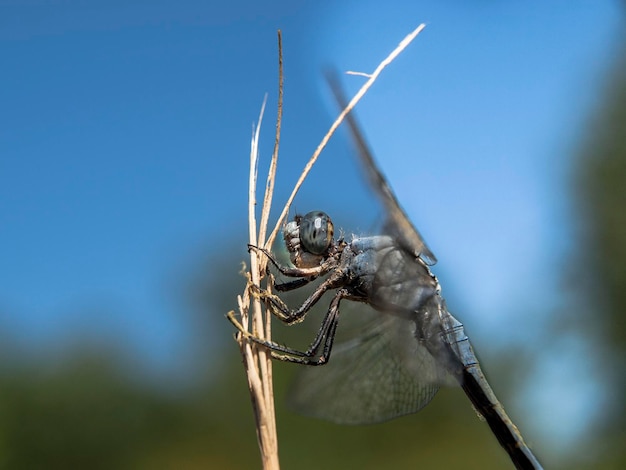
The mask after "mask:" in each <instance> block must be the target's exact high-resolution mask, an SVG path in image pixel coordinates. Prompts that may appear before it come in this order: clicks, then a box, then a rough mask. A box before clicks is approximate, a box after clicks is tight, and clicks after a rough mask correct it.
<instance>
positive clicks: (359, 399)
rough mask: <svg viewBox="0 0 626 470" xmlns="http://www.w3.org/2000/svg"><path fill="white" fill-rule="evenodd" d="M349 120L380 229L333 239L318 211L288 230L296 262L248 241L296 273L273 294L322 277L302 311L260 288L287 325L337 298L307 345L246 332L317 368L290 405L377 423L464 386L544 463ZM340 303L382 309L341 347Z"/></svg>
mask: <svg viewBox="0 0 626 470" xmlns="http://www.w3.org/2000/svg"><path fill="white" fill-rule="evenodd" d="M331 88H332V89H333V91H334V92H335V97H336V99H337V101H338V102H339V104H340V105H342V104H345V99H344V98H343V96H342V93H341V91H340V89H339V88H338V87H337V86H331ZM346 122H347V124H348V127H349V129H350V133H351V135H352V138H353V141H354V143H355V146H356V149H357V154H358V155H359V160H360V163H361V167H362V168H363V170H364V171H365V173H366V175H367V179H368V181H369V183H370V186H371V187H372V188H373V190H374V192H375V193H376V194H377V197H378V198H379V200H380V201H381V203H382V205H383V207H384V209H385V215H386V221H385V223H384V226H383V229H382V233H381V234H380V235H375V236H362V237H354V236H353V237H352V239H351V240H349V241H348V240H344V239H343V237H340V238H338V239H335V238H334V226H333V222H332V220H331V218H330V217H329V216H328V215H327V214H326V213H324V212H322V211H312V212H309V213H308V214H306V215H304V216H299V215H298V216H296V217H295V218H294V220H292V221H291V222H289V223H288V224H286V225H285V227H284V229H283V238H284V241H285V244H286V247H287V250H288V252H289V256H290V260H291V262H292V266H286V265H283V264H281V263H280V262H279V261H278V260H277V259H276V257H275V256H274V255H273V254H272V252H270V251H268V250H265V249H262V248H258V247H253V246H250V247H249V248H250V249H254V250H259V251H261V252H263V253H264V255H265V256H267V258H268V260H269V261H270V262H271V264H272V265H273V266H274V267H275V268H276V269H277V270H278V271H279V272H280V273H281V274H282V275H284V276H286V277H289V278H294V279H293V280H290V281H285V282H282V283H279V282H276V281H274V282H273V286H274V288H275V291H277V292H286V291H291V290H297V289H299V288H301V287H303V286H305V285H307V284H309V283H311V282H312V281H314V280H317V279H321V282H320V283H319V285H318V286H317V287H316V288H315V289H314V291H313V292H312V293H311V294H310V295H309V296H308V297H307V298H306V300H304V302H303V303H302V304H301V305H300V307H299V308H297V309H290V308H289V307H288V306H287V304H286V303H285V302H284V301H283V300H282V298H281V297H280V295H278V294H273V293H269V292H268V291H265V290H263V289H261V288H260V287H258V286H257V287H255V288H254V290H255V294H256V295H258V296H260V297H261V298H263V299H264V301H265V302H266V305H267V306H268V308H269V309H270V311H271V312H272V313H273V314H274V315H275V316H276V317H277V318H279V319H280V320H281V321H282V322H284V323H286V324H295V323H299V322H301V321H303V320H304V318H305V316H306V315H307V313H309V312H310V311H311V309H312V307H313V306H314V305H315V304H316V303H317V302H318V301H320V300H321V299H322V298H323V297H324V296H325V295H326V294H329V293H331V292H332V293H333V294H332V298H331V300H330V303H329V307H328V309H327V311H326V313H325V315H324V318H323V320H322V322H321V325H320V327H319V330H318V332H317V334H316V335H315V338H314V339H313V341H312V343H311V345H310V346H309V348H308V349H307V350H306V351H302V350H298V349H295V348H291V347H288V346H285V345H281V344H279V343H276V342H274V341H268V340H265V339H262V338H259V337H256V336H254V335H253V334H252V333H247V332H245V331H242V333H244V334H245V335H246V336H247V337H248V338H249V339H251V340H252V341H254V342H256V343H258V344H260V345H262V346H264V347H266V348H268V349H269V351H270V352H271V354H272V357H274V358H275V359H278V360H281V361H287V362H294V363H298V364H302V365H306V366H320V367H311V368H310V369H309V370H310V371H311V372H309V370H307V371H305V374H303V375H302V377H301V379H300V381H299V382H298V383H297V384H296V386H295V388H294V390H293V391H292V394H291V401H292V404H293V405H294V406H295V407H296V408H297V409H298V410H299V411H302V412H303V413H305V414H308V415H312V416H316V417H319V418H323V419H327V420H330V421H334V422H337V423H342V424H368V423H377V422H382V421H386V420H389V419H392V418H395V417H399V416H402V415H406V414H410V413H415V412H417V411H419V410H420V409H422V408H423V407H424V406H426V405H427V404H428V403H429V402H430V400H432V398H433V397H434V396H435V394H436V393H437V391H438V389H439V387H440V386H442V385H460V387H461V388H462V389H463V391H464V392H465V393H466V395H467V397H468V398H469V400H470V401H471V403H472V405H473V407H474V409H475V410H476V411H477V412H478V413H479V414H480V415H481V416H482V417H483V418H484V420H485V421H486V422H487V424H488V425H489V427H490V428H491V430H492V432H493V434H494V435H495V437H496V438H497V440H498V441H499V443H500V445H501V446H502V447H503V448H504V450H505V451H506V452H507V453H508V455H509V457H510V459H511V461H512V463H513V464H514V465H515V467H516V468H518V469H541V468H542V467H541V464H540V463H539V461H538V460H537V458H536V457H535V455H534V454H533V452H532V451H531V450H530V448H529V447H528V445H527V444H526V443H525V441H524V439H523V437H522V435H521V433H520V432H519V430H518V428H517V427H516V426H515V424H514V423H513V421H512V420H511V419H510V418H509V416H508V415H507V413H506V411H505V409H504V407H503V406H502V404H501V403H500V402H499V401H498V399H497V398H496V396H495V394H494V392H493V390H492V388H491V387H490V385H489V383H488V382H487V379H486V378H485V376H484V374H483V372H482V370H481V367H480V364H479V362H478V359H477V358H476V355H475V353H474V351H473V348H472V345H471V344H470V340H469V338H468V336H467V335H466V333H465V331H464V328H463V324H462V323H461V322H460V321H458V320H457V319H456V318H455V317H454V316H452V314H451V313H450V312H449V311H448V308H447V306H446V302H445V300H444V298H443V296H442V294H441V286H440V284H439V281H438V280H437V278H436V276H435V275H434V274H433V273H432V272H431V266H432V265H434V264H435V263H436V261H437V260H436V258H435V256H434V254H433V253H432V252H431V251H430V249H429V248H428V247H427V245H426V243H425V242H424V239H423V238H422V236H421V235H420V233H419V232H418V230H417V229H416V228H415V227H414V226H413V224H412V223H411V221H410V220H409V218H408V217H407V215H406V213H405V212H404V211H403V209H402V208H401V206H400V204H399V202H398V200H397V198H396V196H395V194H394V193H393V191H392V189H391V187H390V185H389V184H388V182H387V180H386V179H385V177H384V176H383V174H382V172H381V171H380V169H379V167H378V166H377V164H376V162H375V160H374V158H373V155H372V152H371V151H370V149H369V147H368V145H367V143H366V141H365V139H364V138H363V134H362V133H361V131H360V129H359V126H358V124H357V122H356V118H355V117H354V115H353V113H349V114H348V115H347V117H346ZM344 300H347V301H353V302H357V303H361V304H366V305H368V306H370V307H372V308H373V310H374V312H376V315H374V318H373V320H371V321H369V322H366V324H365V325H364V326H362V327H361V328H360V329H358V330H357V334H353V335H352V336H351V337H350V339H349V340H347V341H345V342H342V343H339V342H338V344H337V345H335V344H334V340H335V335H336V331H337V327H338V324H339V317H340V304H341V302H342V301H344ZM231 321H233V319H231ZM233 323H235V326H237V323H236V322H235V321H233ZM333 346H334V347H333ZM321 366H323V367H321Z"/></svg>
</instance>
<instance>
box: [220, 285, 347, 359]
mask: <svg viewBox="0 0 626 470" xmlns="http://www.w3.org/2000/svg"><path fill="white" fill-rule="evenodd" d="M346 297H350V296H349V294H348V291H347V289H340V290H339V291H337V293H336V294H335V296H334V297H333V300H332V301H331V303H330V307H329V308H328V311H327V312H326V315H325V316H324V320H323V321H322V324H321V325H320V328H319V330H318V332H317V334H316V335H315V338H314V340H313V342H312V343H311V345H310V346H309V348H308V349H307V350H306V351H299V350H297V349H293V348H290V347H288V346H283V345H281V344H278V343H276V342H274V341H268V340H265V339H262V338H259V337H258V336H255V335H253V334H251V333H249V332H247V331H245V330H243V327H241V325H240V324H239V322H238V321H237V320H236V319H235V318H234V312H229V314H228V319H229V320H230V321H231V322H232V323H233V324H234V325H235V326H236V327H237V329H239V331H241V333H242V334H243V335H244V336H245V337H246V338H248V339H249V340H251V341H254V342H255V343H257V344H260V345H261V346H265V347H266V348H268V349H269V350H270V351H271V354H272V357H273V358H274V359H277V360H280V361H285V362H294V363H297V364H304V365H309V366H319V365H323V364H326V363H327V362H328V360H329V359H330V353H331V350H332V347H333V342H334V340H335V333H336V331H337V325H338V319H339V303H340V302H341V299H343V298H346ZM320 347H322V353H321V354H320V355H318V352H319V350H320Z"/></svg>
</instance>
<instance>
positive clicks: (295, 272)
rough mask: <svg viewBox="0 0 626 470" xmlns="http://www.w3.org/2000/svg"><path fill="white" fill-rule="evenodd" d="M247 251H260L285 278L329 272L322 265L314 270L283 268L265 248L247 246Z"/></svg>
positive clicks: (327, 268)
mask: <svg viewBox="0 0 626 470" xmlns="http://www.w3.org/2000/svg"><path fill="white" fill-rule="evenodd" d="M248 250H257V251H260V252H261V253H263V254H264V255H265V256H267V259H268V260H269V261H270V262H271V263H272V264H273V265H274V267H275V268H276V269H278V271H279V272H280V273H281V274H282V275H284V276H287V277H304V278H306V277H312V276H319V275H320V274H324V273H325V272H328V271H329V270H330V268H329V267H328V266H326V265H324V264H321V265H320V266H317V267H314V268H291V267H289V266H284V265H282V264H280V263H279V262H278V261H277V260H276V258H274V255H273V254H272V253H271V252H270V251H269V250H266V249H265V248H261V247H259V246H254V245H250V244H249V245H248Z"/></svg>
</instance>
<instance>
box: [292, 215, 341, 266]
mask: <svg viewBox="0 0 626 470" xmlns="http://www.w3.org/2000/svg"><path fill="white" fill-rule="evenodd" d="M334 231H335V230H334V227H333V223H332V221H331V220H330V217H329V216H328V214H326V213H325V212H322V211H313V212H309V213H308V214H306V215H305V216H304V217H302V220H301V221H300V243H301V244H302V247H303V248H304V249H305V250H306V251H308V252H309V253H312V254H314V255H321V254H323V253H325V252H326V250H328V247H329V246H330V244H331V243H332V241H333V234H334Z"/></svg>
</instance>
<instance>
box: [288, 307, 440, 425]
mask: <svg viewBox="0 0 626 470" xmlns="http://www.w3.org/2000/svg"><path fill="white" fill-rule="evenodd" d="M354 313H356V314H357V315H360V314H361V312H354ZM414 331H415V325H414V323H413V322H412V321H410V320H408V319H404V318H400V317H396V316H393V315H387V314H380V313H377V314H376V315H375V318H374V320H372V321H370V322H368V323H366V324H365V325H364V326H362V327H361V328H358V329H357V331H353V332H352V333H351V334H350V339H348V340H346V341H343V342H341V343H336V344H335V346H334V347H333V351H332V354H331V359H330V361H329V363H328V364H326V365H324V366H323V367H307V368H303V369H302V370H300V371H299V372H300V373H299V375H298V377H297V378H296V381H295V383H294V385H293V387H292V390H291V393H290V394H289V405H290V406H291V407H293V408H294V409H295V410H296V411H298V412H299V413H302V414H305V415H308V416H314V417H317V418H322V419H326V420H329V421H332V422H335V423H339V424H367V423H376V422H381V421H386V420H389V419H392V418H395V417H397V416H402V415H405V414H409V413H415V412H417V411H419V410H420V409H422V408H423V407H424V406H425V405H426V404H428V402H430V400H432V398H433V397H434V396H435V393H437V390H438V389H439V385H440V384H448V383H450V382H451V381H452V379H451V377H448V376H445V375H442V371H441V369H440V368H437V364H436V363H435V360H434V358H433V357H432V356H431V355H430V354H429V353H428V351H426V349H425V348H423V347H422V346H420V344H419V343H418V341H417V340H416V339H415V336H414ZM443 374H445V373H443Z"/></svg>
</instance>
